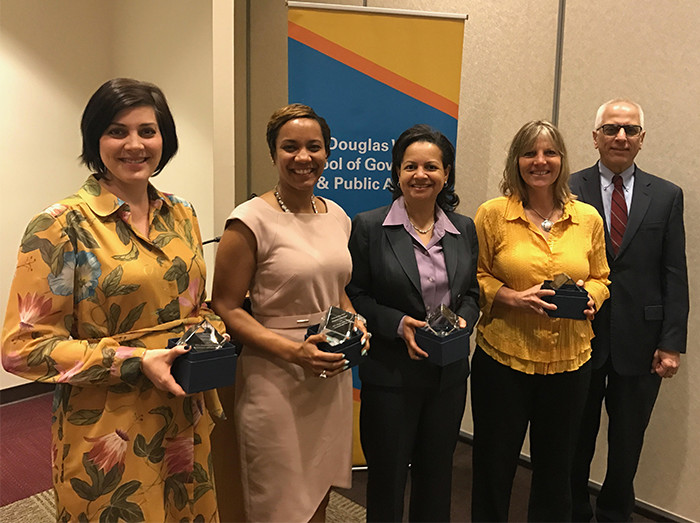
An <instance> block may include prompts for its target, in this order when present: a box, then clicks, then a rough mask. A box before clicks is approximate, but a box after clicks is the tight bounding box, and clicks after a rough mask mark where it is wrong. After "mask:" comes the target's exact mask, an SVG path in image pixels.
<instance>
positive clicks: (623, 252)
mask: <svg viewBox="0 0 700 523" xmlns="http://www.w3.org/2000/svg"><path fill="white" fill-rule="evenodd" d="M570 186H571V191H572V192H573V193H574V194H576V195H578V197H579V200H581V201H584V202H586V203H589V204H591V205H593V206H594V207H595V208H596V209H598V212H599V213H600V215H601V216H602V217H603V220H604V221H606V229H605V243H606V250H607V255H608V264H609V265H610V281H611V284H610V299H609V300H607V301H606V302H605V303H604V304H603V306H602V307H601V309H600V311H598V313H597V314H596V317H595V320H594V321H593V330H594V332H595V338H594V339H593V342H592V348H593V356H592V364H593V368H600V367H601V366H602V365H603V364H604V363H605V361H606V360H607V358H608V355H610V356H611V358H612V364H613V368H614V369H615V371H616V372H618V373H619V374H622V375H642V374H648V373H649V372H650V371H651V361H652V357H653V355H654V351H655V350H656V349H657V348H660V349H666V350H674V351H678V352H685V348H686V339H687V334H688V309H689V299H688V271H687V267H686V259H685V228H684V226H683V191H682V190H681V188H680V187H678V186H677V185H674V184H673V183H671V182H669V181H667V180H664V179H662V178H659V177H657V176H654V175H651V174H649V173H646V172H644V171H642V170H641V169H639V168H638V167H635V172H634V190H633V193H632V204H631V205H630V209H629V217H628V220H627V229H626V230H625V235H624V237H623V238H622V244H621V245H620V251H619V252H618V254H617V256H615V254H614V251H613V249H612V243H611V240H610V233H609V232H608V227H607V225H608V224H607V219H608V217H606V216H605V215H604V212H603V199H602V196H601V188H600V172H599V170H598V164H596V165H594V166H593V167H590V168H588V169H584V170H583V171H579V172H577V173H575V174H573V175H572V176H571V181H570Z"/></svg>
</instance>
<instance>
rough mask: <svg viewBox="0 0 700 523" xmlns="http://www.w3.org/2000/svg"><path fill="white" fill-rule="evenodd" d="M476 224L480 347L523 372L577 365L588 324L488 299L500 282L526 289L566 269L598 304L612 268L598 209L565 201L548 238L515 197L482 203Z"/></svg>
mask: <svg viewBox="0 0 700 523" xmlns="http://www.w3.org/2000/svg"><path fill="white" fill-rule="evenodd" d="M474 221H475V224H476V231H477V235H478V237H479V264H478V270H477V279H478V280H479V286H480V289H481V298H480V300H481V301H480V303H481V312H482V316H481V319H480V320H479V323H478V325H477V337H476V341H477V344H478V345H479V346H480V347H481V348H482V349H483V350H484V351H485V352H486V353H487V354H489V355H490V356H491V357H492V358H494V359H495V360H496V361H498V362H500V363H502V364H504V365H508V366H509V367H511V368H513V369H515V370H518V371H520V372H525V373H527V374H553V373H558V372H566V371H572V370H576V369H578V368H579V367H580V366H581V365H583V364H584V363H585V362H586V361H588V360H589V359H590V356H591V339H592V338H593V329H592V327H591V322H590V321H588V320H573V319H568V318H550V317H549V316H539V315H537V314H533V313H529V312H526V311H520V310H516V309H512V308H507V307H500V306H499V307H493V302H494V297H495V295H496V293H497V292H498V290H499V289H500V288H501V286H503V285H505V286H507V287H508V288H511V289H513V290H516V291H523V290H526V289H529V288H530V287H532V286H533V285H536V284H538V283H542V282H543V281H544V280H551V279H553V278H554V277H555V276H556V275H557V274H560V273H566V274H568V275H569V276H570V277H571V278H572V279H573V280H574V281H578V280H579V279H581V280H583V281H584V286H585V288H586V290H587V291H588V293H589V294H590V295H591V297H592V298H593V300H594V301H595V304H596V308H597V309H600V306H601V305H602V304H603V302H604V301H605V300H606V299H607V298H608V297H609V296H610V293H609V291H608V285H609V284H610V281H609V280H608V276H609V274H610V269H609V268H608V262H607V259H606V255H605V233H604V229H603V227H604V226H603V220H602V219H601V217H600V215H599V214H598V211H596V209H595V208H593V207H592V206H590V205H588V204H585V203H582V202H578V201H575V200H574V201H571V202H569V203H567V204H566V205H565V206H564V212H563V214H562V217H561V219H560V220H559V221H557V222H556V223H555V224H554V226H553V227H552V230H551V231H550V233H549V238H548V239H547V238H545V236H544V234H543V233H542V232H541V231H540V230H539V228H537V227H536V226H535V225H533V224H532V223H531V222H530V221H529V220H528V219H527V216H526V215H525V209H524V208H523V205H522V202H521V201H520V199H519V198H515V197H503V196H502V197H499V198H494V199H493V200H489V201H487V202H485V203H483V204H482V205H481V206H480V207H479V209H478V211H477V213H476V217H475V220H474Z"/></svg>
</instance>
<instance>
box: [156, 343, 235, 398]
mask: <svg viewBox="0 0 700 523" xmlns="http://www.w3.org/2000/svg"><path fill="white" fill-rule="evenodd" d="M178 341H179V338H171V339H169V340H168V348H169V349H172V348H173V347H174V346H175V345H177V342H178ZM237 359H238V349H237V347H236V346H235V345H233V344H232V343H230V342H225V343H224V344H223V345H222V346H221V348H220V349H216V350H197V348H196V347H193V348H192V349H190V350H189V352H187V353H185V354H182V355H180V356H178V357H177V358H175V361H174V362H173V366H172V367H171V369H170V372H171V373H172V375H173V377H174V378H175V381H177V383H178V385H180V386H181V387H182V388H183V389H184V391H185V392H186V393H187V394H192V393H194V392H201V391H203V390H209V389H216V388H218V387H226V386H228V385H233V383H234V381H235V380H236V361H237Z"/></svg>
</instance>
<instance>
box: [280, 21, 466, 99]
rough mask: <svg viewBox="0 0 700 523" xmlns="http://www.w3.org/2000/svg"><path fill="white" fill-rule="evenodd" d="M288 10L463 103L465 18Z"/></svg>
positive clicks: (370, 58) (350, 46)
mask: <svg viewBox="0 0 700 523" xmlns="http://www.w3.org/2000/svg"><path fill="white" fill-rule="evenodd" d="M288 16H289V22H291V23H293V24H296V25H297V26H300V27H301V28H303V29H306V30H308V31H310V32H312V33H315V34H317V35H319V36H320V37H322V38H323V39H326V40H328V41H330V42H332V43H334V44H336V45H338V46H340V47H342V48H345V49H347V50H348V51H350V52H351V53H355V54H357V55H360V56H362V57H364V58H365V59H366V60H368V61H370V62H373V63H374V64H376V65H378V66H379V67H381V68H384V69H386V70H388V71H390V72H392V73H394V74H396V75H398V76H400V77H403V78H405V79H406V80H408V81H409V82H412V83H415V84H417V85H420V86H422V87H423V88H425V89H427V90H429V91H432V92H434V93H436V94H437V95H438V96H440V97H444V98H445V99H447V100H449V101H450V102H452V103H454V104H455V105H457V104H458V103H459V83H460V78H459V72H460V71H461V68H462V40H463V35H464V21H463V20H455V19H448V18H427V17H419V16H407V15H389V14H379V13H370V14H364V13H354V12H347V11H331V10H316V9H303V8H289V14H288ZM387 35H391V37H390V38H388V37H387Z"/></svg>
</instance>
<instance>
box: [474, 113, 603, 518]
mask: <svg viewBox="0 0 700 523" xmlns="http://www.w3.org/2000/svg"><path fill="white" fill-rule="evenodd" d="M569 174H570V171H569V166H568V161H567V154H566V148H565V146H564V140H563V138H562V136H561V134H560V132H559V131H558V130H557V128H556V127H554V126H553V125H552V124H551V123H549V122H546V121H535V122H529V123H527V124H525V125H524V126H523V127H522V128H521V129H520V130H519V131H518V132H517V134H516V135H515V137H514V138H513V142H512V143H511V146H510V150H509V153H508V158H507V160H506V167H505V169H504V171H503V179H502V181H501V187H500V188H501V192H502V193H503V196H501V197H499V198H495V199H493V200H489V201H487V202H485V203H484V204H483V205H481V207H480V208H479V210H478V211H477V214H476V218H475V222H476V230H477V234H478V237H479V264H478V271H477V277H478V280H479V285H480V288H481V311H482V317H481V319H480V321H479V324H478V326H477V348H476V351H475V353H474V357H473V359H472V381H471V387H472V412H473V417H474V451H473V453H474V454H473V455H474V457H473V486H472V520H473V521H507V520H508V506H509V503H510V493H511V488H512V484H513V477H514V474H515V470H516V467H517V462H518V457H519V454H520V450H521V447H522V444H523V441H524V438H525V433H526V431H527V429H528V425H529V427H530V455H531V461H532V485H531V493H530V504H529V510H528V520H529V521H570V520H571V494H570V491H569V470H570V464H571V458H572V452H573V445H574V443H575V436H576V433H577V428H578V424H579V421H580V416H581V411H582V408H583V401H584V399H585V397H586V392H587V390H588V382H589V379H590V368H589V365H587V361H588V360H589V358H590V354H591V348H590V340H591V338H592V337H593V331H592V329H591V322H590V319H592V318H593V316H594V314H595V311H596V310H597V309H598V308H600V306H601V304H602V303H603V302H604V301H605V300H606V299H607V298H608V296H609V293H608V289H607V285H608V284H609V281H608V274H609V269H608V264H607V261H606V257H605V239H604V232H603V222H602V220H601V218H600V216H599V215H598V213H597V212H596V210H595V209H594V208H593V207H591V206H589V205H587V204H584V203H581V202H577V201H575V200H574V197H573V196H572V194H571V192H570V191H569V184H568V181H569ZM561 273H564V274H567V275H568V276H570V277H571V278H572V279H573V280H574V281H576V282H577V283H578V284H579V285H582V286H585V289H586V291H587V292H588V296H589V300H588V308H587V310H585V311H584V314H585V316H586V318H587V319H568V318H554V317H550V316H549V315H548V314H547V313H546V311H547V310H554V309H556V306H555V305H552V304H550V303H548V302H546V301H544V300H543V298H544V297H545V296H548V295H553V294H554V291H553V290H546V289H542V288H541V285H542V283H543V281H544V280H552V279H554V277H555V276H557V275H558V274H561Z"/></svg>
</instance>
